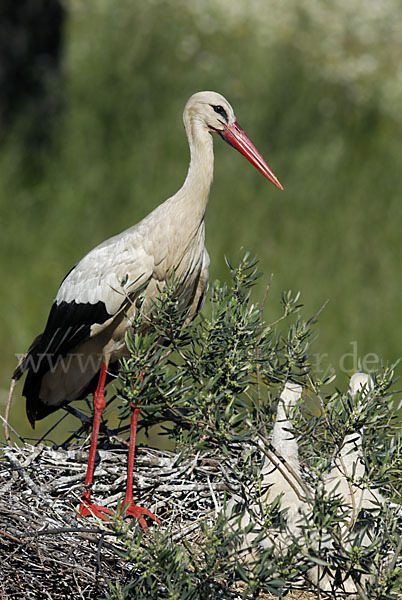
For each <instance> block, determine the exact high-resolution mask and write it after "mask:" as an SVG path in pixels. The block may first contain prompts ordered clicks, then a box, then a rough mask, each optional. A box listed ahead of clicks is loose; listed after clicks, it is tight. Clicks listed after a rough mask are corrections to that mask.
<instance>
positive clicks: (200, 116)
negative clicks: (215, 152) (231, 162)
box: [183, 92, 283, 190]
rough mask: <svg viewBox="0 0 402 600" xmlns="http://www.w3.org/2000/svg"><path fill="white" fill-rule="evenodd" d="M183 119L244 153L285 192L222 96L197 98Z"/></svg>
mask: <svg viewBox="0 0 402 600" xmlns="http://www.w3.org/2000/svg"><path fill="white" fill-rule="evenodd" d="M183 119H184V123H185V124H186V121H187V120H188V121H189V122H196V123H197V124H198V125H199V126H201V127H202V128H203V129H205V130H206V131H208V132H210V133H217V134H218V135H220V137H221V138H222V139H223V140H225V142H227V143H228V144H229V145H230V146H232V147H233V148H236V150H238V151H239V152H241V154H243V156H245V157H246V158H247V160H249V161H250V162H251V164H253V165H254V166H255V167H256V168H257V169H258V170H259V171H260V172H261V173H262V174H263V175H264V176H265V177H266V178H267V179H269V181H271V182H272V183H273V184H274V185H276V187H278V188H279V189H280V190H283V187H282V186H281V184H280V183H279V181H278V179H277V178H276V177H275V175H274V174H273V172H272V171H271V169H270V168H269V166H268V165H267V163H266V162H265V160H264V159H263V157H262V156H261V154H260V153H259V152H258V150H257V148H256V147H255V146H254V144H253V143H252V142H251V141H250V139H249V138H248V137H247V135H246V134H245V133H244V131H243V129H242V128H241V127H240V125H239V124H238V123H237V121H236V117H235V114H234V111H233V108H232V107H231V106H230V104H229V102H228V101H227V100H226V98H224V97H223V96H222V95H221V94H218V93H217V92H197V93H196V94H193V95H192V96H191V97H190V99H189V100H188V102H187V104H186V106H185V109H184V114H183ZM186 127H187V125H186Z"/></svg>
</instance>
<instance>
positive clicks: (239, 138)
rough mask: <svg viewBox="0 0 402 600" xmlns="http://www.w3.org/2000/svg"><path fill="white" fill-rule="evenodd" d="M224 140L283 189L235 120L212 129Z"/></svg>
mask: <svg viewBox="0 0 402 600" xmlns="http://www.w3.org/2000/svg"><path fill="white" fill-rule="evenodd" d="M214 131H216V132H217V133H219V135H220V136H221V137H222V138H223V139H224V140H225V141H226V142H228V144H230V145H231V146H233V148H236V150H238V151H239V152H241V153H242V154H243V156H245V157H246V158H247V160H249V161H250V162H251V164H252V165H254V166H255V167H256V168H257V169H258V170H259V171H260V172H261V173H262V174H263V175H264V176H265V177H266V178H267V179H269V181H271V182H272V183H273V184H274V185H276V187H277V188H279V189H280V190H283V187H282V186H281V184H280V183H279V180H278V179H277V178H276V177H275V175H274V174H273V172H272V171H271V169H270V168H269V166H268V165H267V163H266V162H265V160H264V159H263V158H262V156H261V154H260V153H259V152H258V150H257V148H256V147H255V146H254V144H253V143H252V142H251V140H249V138H248V137H247V135H246V134H245V133H244V131H243V129H242V128H241V127H240V125H239V124H238V123H237V122H234V123H233V125H226V128H225V129H224V130H223V131H218V130H216V129H215V130H214Z"/></svg>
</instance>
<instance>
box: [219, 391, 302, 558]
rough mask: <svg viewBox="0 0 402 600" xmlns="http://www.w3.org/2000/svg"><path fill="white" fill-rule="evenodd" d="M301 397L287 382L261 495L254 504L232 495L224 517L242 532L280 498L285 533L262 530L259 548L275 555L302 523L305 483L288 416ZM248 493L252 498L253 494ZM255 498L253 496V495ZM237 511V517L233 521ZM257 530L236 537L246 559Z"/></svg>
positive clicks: (269, 450) (251, 492) (250, 556)
mask: <svg viewBox="0 0 402 600" xmlns="http://www.w3.org/2000/svg"><path fill="white" fill-rule="evenodd" d="M301 394H302V387H301V386H300V385H297V384H294V383H291V382H287V383H286V384H285V385H284V388H283V390H282V392H281V394H280V397H279V401H278V408H277V413H276V418H275V424H274V429H273V432H272V438H271V446H272V449H273V450H274V451H272V449H269V448H267V449H266V450H267V452H268V454H269V457H268V456H266V457H265V460H264V464H263V467H262V470H261V490H262V494H261V496H260V498H259V499H258V500H259V501H258V503H255V502H250V503H247V502H246V503H245V501H244V499H242V498H241V497H240V496H239V495H237V494H236V495H234V496H232V497H231V498H230V499H229V501H228V502H227V505H226V511H225V513H226V515H227V516H228V517H229V518H230V523H231V527H232V529H236V528H239V527H240V529H242V530H244V529H246V528H247V527H248V525H249V524H250V523H252V522H255V521H256V517H257V520H261V521H263V514H262V515H261V514H260V512H261V509H260V507H261V508H262V510H264V507H266V506H267V504H269V503H272V502H273V501H274V500H275V499H276V498H278V497H280V501H281V510H282V511H285V513H284V520H285V521H286V531H285V532H283V531H281V530H280V529H276V528H275V527H273V528H270V529H269V530H267V531H265V534H264V536H263V537H262V539H261V541H260V546H261V547H262V548H265V549H266V548H269V547H272V546H273V547H274V551H275V552H276V553H280V552H281V551H282V550H283V549H284V548H286V547H287V546H288V545H289V544H290V543H291V542H292V536H297V535H298V533H299V524H300V522H301V521H302V518H303V517H302V511H303V509H304V508H305V506H306V505H305V502H304V495H305V489H306V487H305V484H304V482H303V481H302V477H301V468H300V463H299V451H298V445H297V440H296V438H295V436H294V434H293V432H292V425H291V420H290V417H291V415H292V411H293V410H294V407H295V406H296V404H297V402H298V400H299V399H300V397H301ZM248 493H249V494H250V496H251V497H253V491H252V490H249V491H248ZM254 497H255V496H254ZM238 509H240V513H241V517H240V519H239V517H237V518H236V516H235V515H236V513H237V511H238ZM260 531H261V529H260V527H258V526H257V527H256V528H254V529H252V530H251V531H250V532H248V533H245V534H244V535H243V536H239V542H240V543H239V547H238V549H241V550H242V552H243V553H244V556H245V558H246V559H247V560H249V559H251V558H253V557H255V554H254V553H253V552H252V551H251V544H252V542H253V541H254V540H255V539H256V538H257V536H258V535H259V534H260Z"/></svg>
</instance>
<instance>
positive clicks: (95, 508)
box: [79, 361, 160, 530]
mask: <svg viewBox="0 0 402 600" xmlns="http://www.w3.org/2000/svg"><path fill="white" fill-rule="evenodd" d="M140 376H141V377H142V374H141V375H140ZM105 380H106V363H105V361H102V368H101V372H100V375H99V382H98V387H97V388H96V392H95V395H94V420H93V428H92V437H91V447H90V449H89V458H88V467H87V474H86V477H85V486H87V488H88V489H86V490H85V492H84V493H83V494H82V496H81V505H80V509H79V516H82V517H87V516H90V515H95V516H97V517H100V518H101V519H103V520H104V521H108V520H109V517H108V516H107V515H111V514H113V511H112V510H110V509H109V508H105V507H103V506H99V505H98V504H94V503H93V502H92V501H91V489H90V486H91V485H92V480H93V474H94V467H95V454H96V446H97V443H98V434H99V426H100V422H101V417H102V413H103V411H104V409H105V406H106V402H105V397H104V387H105ZM133 409H134V410H133V413H132V415H131V420H130V444H129V450H128V464H127V486H126V495H125V497H124V501H123V511H124V513H125V514H127V515H129V516H132V517H135V518H136V519H138V522H139V523H140V525H141V527H142V528H143V529H145V530H146V529H148V525H147V523H146V521H145V519H144V516H146V517H149V518H150V519H152V520H154V521H156V523H158V524H160V520H159V519H158V518H157V517H155V515H154V514H153V513H151V511H150V510H148V509H147V508H143V507H142V506H137V505H136V504H134V502H133V470H134V455H135V440H136V436H137V423H138V415H139V413H140V409H139V408H136V407H135V406H133Z"/></svg>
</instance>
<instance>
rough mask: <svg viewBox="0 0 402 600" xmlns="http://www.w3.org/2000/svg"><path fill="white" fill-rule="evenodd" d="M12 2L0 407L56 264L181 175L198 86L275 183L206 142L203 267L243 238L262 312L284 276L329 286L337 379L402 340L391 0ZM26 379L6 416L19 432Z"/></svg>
mask: <svg viewBox="0 0 402 600" xmlns="http://www.w3.org/2000/svg"><path fill="white" fill-rule="evenodd" d="M12 4H13V3H12V2H11V3H10V6H11V5H12ZM16 4H19V5H20V7H21V8H20V10H19V13H18V19H17V21H16V22H17V25H15V24H14V26H15V27H17V29H18V31H19V35H18V36H17V35H14V33H15V32H14V33H13V32H12V30H11V32H12V33H10V29H7V27H8V26H9V24H7V19H6V17H7V15H2V24H1V25H0V36H1V38H2V40H1V44H0V47H1V54H2V57H1V61H2V63H1V66H3V69H2V73H3V75H2V77H3V78H4V63H5V61H6V59H7V60H10V61H11V63H12V60H13V59H15V56H17V58H18V56H21V55H23V58H24V60H25V61H26V62H27V64H29V66H28V67H27V68H26V69H25V71H24V70H20V71H19V72H17V79H18V81H19V84H20V88H21V91H20V92H19V93H18V94H16V95H14V96H13V94H12V93H9V94H8V93H7V86H4V85H3V86H2V88H1V89H2V90H3V91H1V93H0V134H1V144H0V207H1V208H0V211H1V213H0V214H1V224H2V228H1V233H0V240H1V277H2V280H1V282H2V284H1V315H2V318H1V328H0V336H1V348H2V360H1V365H0V378H1V379H0V382H1V383H0V409H1V412H3V411H4V407H5V403H6V398H7V393H8V387H9V381H10V377H11V374H12V371H13V369H14V367H15V366H16V357H15V355H16V353H23V352H25V351H26V349H27V348H28V346H29V344H30V343H31V341H32V340H33V338H34V336H36V335H37V334H38V333H40V332H41V331H42V329H43V327H44V324H45V321H46V318H47V315H48V312H49V309H50V306H51V303H52V300H53V298H54V296H55V294H56V292H57V289H58V286H59V284H60V281H61V279H62V278H63V276H64V275H65V274H66V273H67V271H68V270H69V269H70V268H71V267H72V266H73V265H74V264H75V262H77V261H78V260H79V259H80V258H81V256H82V255H83V254H85V253H86V252H87V251H88V250H89V249H91V248H92V247H93V246H95V245H96V244H98V243H99V242H101V241H102V240H104V239H105V238H107V237H109V236H111V235H113V234H115V233H118V232H119V231H121V230H123V229H125V228H126V227H129V226H130V225H132V224H134V223H136V222H137V221H138V220H140V219H141V218H142V217H143V216H145V215H146V214H147V213H148V212H149V211H150V210H152V209H153V208H154V207H155V206H157V204H159V203H160V202H161V201H163V200H164V199H166V198H167V197H168V196H169V195H171V194H173V193H175V191H176V190H177V189H178V188H179V187H180V186H181V184H182V182H183V180H184V177H185V175H186V170H187V166H188V160H189V154H188V146H187V141H186V137H185V134H184V129H183V126H182V120H181V118H182V117H181V116H182V111H183V108H184V104H185V102H186V100H187V98H188V97H189V96H190V95H191V94H192V93H194V92H196V91H199V90H203V89H211V90H216V91H219V92H220V93H222V94H223V95H224V96H226V97H227V98H228V100H229V101H230V102H231V103H232V105H233V107H234V109H235V112H236V115H237V118H238V120H239V122H240V123H241V125H242V127H243V128H244V129H245V131H246V132H247V133H248V135H249V136H250V138H251V139H252V140H253V142H254V143H255V145H256V146H257V148H259V150H260V151H261V153H262V154H263V156H264V157H265V158H266V160H267V162H268V164H269V165H270V166H271V168H272V169H273V171H274V172H275V174H276V175H277V176H278V178H279V179H280V181H281V183H282V184H283V185H284V187H285V191H284V192H279V191H278V190H276V188H274V186H272V185H271V184H269V183H268V182H267V181H266V180H265V179H264V178H263V177H262V176H261V175H260V174H259V173H258V172H257V171H256V170H255V169H253V168H252V167H251V166H250V164H249V163H247V161H246V160H244V159H243V158H242V157H241V156H240V154H238V153H236V152H234V151H232V150H231V149H230V148H229V147H228V146H227V145H226V144H223V143H222V142H221V140H219V139H218V138H217V139H216V140H215V159H216V160H215V179H214V184H213V188H212V193H211V198H210V204H209V208H208V212H207V219H206V220H207V247H208V250H209V253H210V255H211V279H212V280H213V279H215V278H226V277H227V276H228V275H227V270H226V267H225V264H224V255H225V254H228V255H229V256H230V257H231V258H232V259H233V260H234V261H236V260H237V258H238V257H239V255H240V247H244V248H246V249H250V250H251V251H252V252H253V253H255V254H256V255H257V256H258V257H259V259H260V268H261V270H262V271H263V272H264V273H265V277H264V278H263V279H262V280H261V283H260V288H259V290H258V293H259V297H260V298H261V297H262V295H263V291H264V287H265V283H266V280H267V279H268V277H269V275H270V274H271V273H273V274H274V277H273V282H272V286H271V290H270V296H269V300H268V302H267V305H266V317H267V320H268V321H271V320H272V319H274V318H275V317H276V316H277V314H278V313H279V301H280V292H281V291H282V290H285V289H289V288H291V289H293V290H295V291H297V290H300V291H301V294H302V302H303V303H304V305H305V308H304V314H305V315H306V316H310V315H312V314H314V313H315V312H316V311H317V310H318V309H319V308H320V306H321V305H322V304H323V303H324V302H325V301H326V300H327V299H329V304H328V306H327V307H326V309H325V310H324V311H323V313H322V314H321V316H320V320H319V325H318V326H317V331H318V332H319V338H318V340H317V342H316V344H315V352H316V355H315V356H314V357H313V362H314V360H315V362H316V369H317V370H318V371H320V369H322V368H323V367H324V366H325V365H328V364H332V366H333V367H334V368H335V370H336V372H337V374H338V378H339V379H338V381H339V386H340V387H342V389H344V388H345V387H346V385H345V382H346V378H347V375H346V373H347V372H350V371H352V370H355V369H357V368H358V367H359V365H358V364H357V358H358V357H360V358H361V359H362V363H361V365H360V366H361V367H362V368H363V369H365V370H371V369H375V368H378V367H379V366H381V362H384V363H387V362H393V361H395V360H396V359H397V358H399V357H400V356H401V354H402V319H401V316H402V311H401V291H402V283H401V262H402V261H401V259H402V251H401V241H400V240H401V224H402V144H401V134H402V112H401V106H402V67H401V60H400V58H401V56H402V39H401V36H400V30H399V25H400V23H401V22H402V3H401V2H400V1H399V0H383V1H382V2H378V1H375V0H370V1H367V0H365V1H364V2H363V0H348V1H346V0H327V1H323V0H305V1H304V2H303V3H301V2H299V1H296V0H276V1H272V2H270V1H261V0H197V1H195V0H190V1H189V0H186V1H184V0H175V1H172V0H171V1H169V0H147V2H140V1H138V0H130V1H129V0H119V2H115V1H114V0H85V1H84V0H71V1H67V2H65V3H63V9H62V10H60V11H59V12H57V11H56V13H55V14H53V15H50V13H49V11H50V10H51V7H53V9H54V8H55V0H54V1H53V2H46V0H37V2H35V3H32V2H31V3H29V2H25V3H24V2H22V3H16ZM35 5H36V6H37V8H38V10H39V13H38V18H37V19H36V21H35V31H33V29H34V25H33V24H32V23H33V17H32V10H33V8H32V7H33V6H35ZM23 6H25V8H26V7H28V6H29V7H30V8H29V10H28V9H27V11H26V12H25V13H24V10H23V9H22V7H23ZM3 8H4V7H3ZM40 10H42V13H40ZM46 15H47V17H49V18H48V19H47V18H46ZM49 15H50V16H49ZM50 17H51V18H50ZM46 19H47V20H46ZM52 19H53V22H52ZM48 21H49V22H48ZM49 31H50V33H51V34H52V35H53V53H51V52H50V51H49V50H48V49H46V44H44V46H43V47H42V48H40V49H39V51H38V52H36V55H35V59H34V60H33V61H31V63H30V62H29V60H30V58H32V54H34V50H32V48H31V47H30V45H29V44H28V43H27V41H26V40H30V39H34V40H35V41H36V42H38V41H39V42H40V41H41V39H42V38H43V39H44V38H45V37H46V35H47V36H48V35H49ZM57 31H58V32H59V34H60V35H59V39H56V41H55V40H54V36H55V35H56V32H57ZM7 32H8V33H7ZM21 32H22V33H21ZM7 36H8V37H7ZM24 36H25V37H24ZM50 37H52V36H50ZM56 37H57V36H56ZM24 40H25V41H24ZM13 44H15V45H16V49H14V47H13ZM50 46H51V44H50ZM10 56H11V58H10ZM38 56H39V58H38ZM13 57H14V58H13ZM0 70H1V69H0ZM10 70H11V72H12V68H11V67H10ZM2 83H3V84H4V81H3V82H2ZM8 91H9V90H8ZM206 310H207V307H206ZM21 388H22V386H21V384H20V385H19V387H18V388H17V393H16V394H15V400H14V405H13V409H12V418H11V423H12V424H13V425H14V426H16V428H17V429H18V431H19V432H20V433H22V434H23V435H26V434H28V432H29V427H28V424H27V421H26V417H25V409H24V404H23V401H22V399H21V397H20V391H21ZM55 418H56V417H55ZM50 421H51V419H48V420H47V421H46V422H45V423H44V424H43V423H40V424H38V425H39V432H40V431H43V430H45V429H47V427H48V426H49V423H50Z"/></svg>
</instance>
